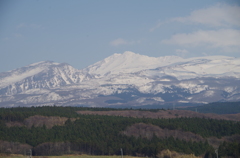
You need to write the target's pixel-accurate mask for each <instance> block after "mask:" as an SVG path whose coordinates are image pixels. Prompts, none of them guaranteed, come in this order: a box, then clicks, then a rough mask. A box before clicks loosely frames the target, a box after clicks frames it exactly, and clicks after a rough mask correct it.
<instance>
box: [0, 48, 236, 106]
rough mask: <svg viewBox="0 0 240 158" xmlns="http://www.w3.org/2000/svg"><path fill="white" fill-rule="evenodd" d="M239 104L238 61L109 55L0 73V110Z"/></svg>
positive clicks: (217, 58)
mask: <svg viewBox="0 0 240 158" xmlns="http://www.w3.org/2000/svg"><path fill="white" fill-rule="evenodd" d="M215 101H240V59H239V58H234V57H226V56H210V57H196V58H188V59H183V58H181V57H177V56H166V57H158V58H155V57H148V56H144V55H139V54H135V53H133V52H129V51H128V52H125V53H123V54H113V55H112V56H110V57H107V58H106V59H104V60H102V61H99V62H97V63H95V64H93V65H90V66H88V67H87V68H85V69H82V70H78V69H75V68H73V67H72V66H70V65H68V64H66V63H55V62H50V61H43V62H39V63H35V64H31V65H28V66H25V67H22V68H19V69H15V70H12V71H9V72H4V73H0V106H2V107H9V106H40V105H54V104H55V105H62V106H76V105H86V106H113V105H119V106H142V105H151V104H155V105H164V104H166V103H174V104H177V103H208V102H215Z"/></svg>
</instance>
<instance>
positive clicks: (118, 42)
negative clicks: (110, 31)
mask: <svg viewBox="0 0 240 158" xmlns="http://www.w3.org/2000/svg"><path fill="white" fill-rule="evenodd" d="M140 42H141V41H140V40H138V41H127V40H124V39H122V38H118V39H115V40H113V41H111V42H110V45H112V46H119V45H132V44H137V43H140Z"/></svg>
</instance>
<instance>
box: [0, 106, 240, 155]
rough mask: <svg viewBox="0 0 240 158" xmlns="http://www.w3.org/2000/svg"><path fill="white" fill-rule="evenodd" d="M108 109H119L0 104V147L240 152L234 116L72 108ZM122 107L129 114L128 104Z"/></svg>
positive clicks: (42, 151)
mask: <svg viewBox="0 0 240 158" xmlns="http://www.w3.org/2000/svg"><path fill="white" fill-rule="evenodd" d="M112 110H115V111H117V110H118V109H105V108H82V107H56V106H53V107H30V108H22V107H18V108H0V119H1V120H0V140H1V141H0V152H1V153H18V154H24V152H25V153H26V151H28V150H29V149H32V151H33V155H62V154H72V153H75V154H83V153H85V154H93V155H120V148H122V149H123V151H124V154H125V155H136V156H151V157H156V156H157V154H158V153H159V152H161V151H162V150H164V149H169V150H172V151H176V152H179V153H186V154H191V153H193V154H195V155H196V156H199V155H201V156H205V157H216V154H215V148H216V147H218V148H219V156H221V157H223V156H232V157H238V156H239V153H240V122H238V121H229V120H216V119H210V118H194V117H192V118H187V117H176V118H171V119H170V118H168V119H167V118H147V117H141V118H133V117H123V116H106V115H84V114H79V113H77V111H112ZM127 111H128V112H130V113H131V110H129V109H128V110H127ZM141 111H143V110H141ZM157 111H159V110H154V111H151V112H152V113H154V112H157ZM146 112H149V111H147V110H146ZM216 142H217V143H216Z"/></svg>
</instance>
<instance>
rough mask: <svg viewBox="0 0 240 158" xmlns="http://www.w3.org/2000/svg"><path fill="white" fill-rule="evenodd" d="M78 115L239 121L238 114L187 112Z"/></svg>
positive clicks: (87, 113) (89, 112) (87, 112)
mask: <svg viewBox="0 0 240 158" xmlns="http://www.w3.org/2000/svg"><path fill="white" fill-rule="evenodd" d="M77 113H78V114H85V115H108V116H123V117H135V118H143V117H144V118H156V119H157V118H167V119H168V118H178V117H190V118H193V117H198V118H212V119H217V120H231V121H240V113H238V114H224V115H218V114H213V113H209V114H203V113H198V112H194V111H188V110H159V111H158V112H151V111H139V110H122V111H77Z"/></svg>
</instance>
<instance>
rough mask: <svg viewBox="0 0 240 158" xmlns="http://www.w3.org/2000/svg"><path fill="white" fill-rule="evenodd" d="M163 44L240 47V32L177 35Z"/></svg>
mask: <svg viewBox="0 0 240 158" xmlns="http://www.w3.org/2000/svg"><path fill="white" fill-rule="evenodd" d="M161 43H164V44H177V45H182V46H199V45H202V44H207V45H209V46H212V47H235V46H236V47H240V30H233V29H220V30H211V31H203V30H200V31H197V32H193V33H189V34H185V33H182V34H176V35H174V36H172V37H171V38H170V39H167V40H162V41H161Z"/></svg>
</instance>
